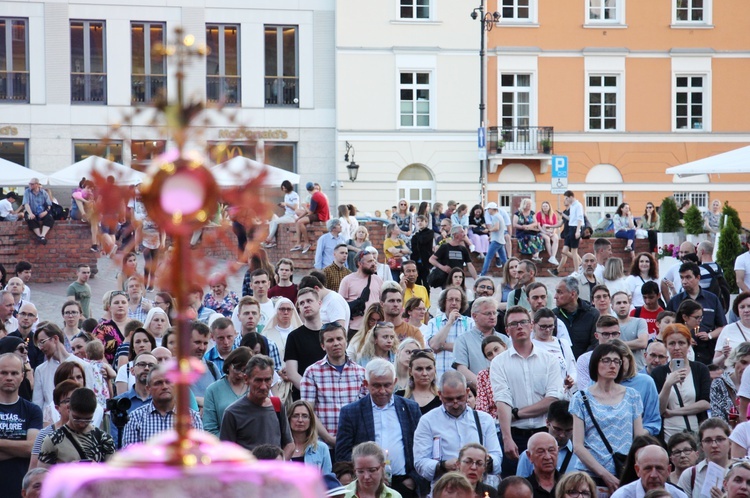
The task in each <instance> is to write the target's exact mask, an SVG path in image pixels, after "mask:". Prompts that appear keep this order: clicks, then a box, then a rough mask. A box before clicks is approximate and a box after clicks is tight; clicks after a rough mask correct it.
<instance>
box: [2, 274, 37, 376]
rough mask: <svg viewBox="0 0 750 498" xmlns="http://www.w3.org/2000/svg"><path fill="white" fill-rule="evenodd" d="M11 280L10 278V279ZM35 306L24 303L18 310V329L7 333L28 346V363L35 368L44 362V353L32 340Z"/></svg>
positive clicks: (35, 317) (35, 315) (35, 318)
mask: <svg viewBox="0 0 750 498" xmlns="http://www.w3.org/2000/svg"><path fill="white" fill-rule="evenodd" d="M11 280H12V279H11ZM37 316H38V314H37V310H36V306H34V305H33V304H31V303H24V304H22V305H21V309H20V310H18V329H16V330H15V331H14V332H11V333H10V334H8V336H9V337H20V338H21V339H22V340H23V341H24V342H25V343H26V346H27V347H28V348H29V365H31V368H36V367H38V366H39V365H41V364H42V362H44V353H42V352H41V351H39V348H38V347H36V344H35V342H36V341H35V340H34V332H33V331H32V329H33V328H34V324H35V323H36V321H37Z"/></svg>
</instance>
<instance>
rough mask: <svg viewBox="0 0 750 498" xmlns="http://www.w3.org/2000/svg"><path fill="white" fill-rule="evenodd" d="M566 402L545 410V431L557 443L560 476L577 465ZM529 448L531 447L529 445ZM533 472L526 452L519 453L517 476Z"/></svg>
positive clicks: (559, 402)
mask: <svg viewBox="0 0 750 498" xmlns="http://www.w3.org/2000/svg"><path fill="white" fill-rule="evenodd" d="M569 406H570V402H569V401H568V400H564V399H561V400H558V401H555V402H553V403H552V404H551V405H549V408H548V409H547V431H548V432H549V433H550V435H551V436H552V437H553V438H555V441H556V442H557V463H556V468H557V471H558V472H559V473H560V475H563V474H565V473H566V472H569V471H573V470H574V469H575V468H576V464H577V463H578V457H577V456H576V455H575V453H573V441H572V440H571V439H570V437H571V436H572V435H573V415H571V414H570V410H569ZM529 446H531V445H529ZM533 471H534V464H533V463H532V462H531V460H529V453H528V451H524V452H522V453H521V457H520V458H519V459H518V469H516V472H517V473H518V475H521V476H527V475H530V474H531V473H532V472H533Z"/></svg>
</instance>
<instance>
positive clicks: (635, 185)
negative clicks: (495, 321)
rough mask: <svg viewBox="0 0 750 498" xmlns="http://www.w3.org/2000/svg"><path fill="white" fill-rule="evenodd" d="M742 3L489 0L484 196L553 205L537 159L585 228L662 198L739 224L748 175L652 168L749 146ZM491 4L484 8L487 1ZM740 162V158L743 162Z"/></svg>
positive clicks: (747, 205) (507, 202)
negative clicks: (554, 172)
mask: <svg viewBox="0 0 750 498" xmlns="http://www.w3.org/2000/svg"><path fill="white" fill-rule="evenodd" d="M744 2H745V0H660V1H653V2H644V1H634V0H628V1H626V0H564V1H560V0H496V1H495V0H493V1H492V2H490V4H489V5H488V10H495V9H496V10H497V11H498V12H500V14H501V16H502V19H501V21H500V22H499V23H497V24H496V25H495V26H494V29H493V30H492V31H490V32H489V33H488V45H487V54H488V61H487V74H488V77H487V89H488V90H487V116H488V125H489V126H490V127H491V128H490V132H489V140H488V149H489V150H488V171H489V174H488V200H490V201H496V202H497V201H499V203H500V205H501V206H503V207H504V208H506V209H508V210H513V209H514V208H515V206H516V205H517V203H518V202H519V201H520V198H521V197H531V198H532V200H533V201H534V202H535V205H536V209H538V208H539V206H540V205H541V203H542V202H543V201H549V202H550V203H551V204H552V207H553V208H557V207H558V206H562V199H561V198H562V196H561V195H556V194H553V193H552V192H551V188H550V185H551V167H550V156H551V155H552V154H554V155H563V156H567V158H568V188H570V190H573V191H574V192H576V196H577V197H578V198H579V199H580V200H581V202H583V203H584V206H586V210H587V213H588V215H589V218H590V219H591V221H592V223H596V221H597V220H598V219H599V218H600V217H602V216H604V215H606V214H608V213H614V211H615V209H616V208H617V205H618V204H619V203H620V202H627V203H629V204H630V205H631V208H632V210H633V212H634V213H635V214H636V215H640V214H641V213H643V209H644V206H645V203H646V202H647V201H651V202H654V203H655V204H657V205H658V204H660V203H661V200H662V199H663V198H664V197H666V196H669V195H674V196H675V198H676V199H677V200H678V202H679V201H681V200H682V199H685V198H690V199H691V200H692V201H693V202H694V203H695V204H697V205H698V206H699V207H700V208H701V209H703V210H705V209H707V208H708V207H709V206H710V203H711V201H712V200H713V199H719V200H721V201H722V202H724V201H729V203H730V204H731V205H732V206H734V207H735V208H737V209H738V211H739V212H740V216H741V217H742V218H743V219H744V220H750V196H749V195H748V192H750V174H733V175H710V176H709V175H698V176H693V177H684V178H678V177H675V176H673V175H668V174H666V173H665V170H666V169H667V168H669V167H672V166H677V165H680V164H683V163H686V162H689V161H694V160H697V159H702V158H705V157H708V156H712V155H714V154H718V153H721V152H726V151H729V150H732V149H736V148H739V147H743V146H745V145H748V144H750V34H749V33H750V31H748V26H750V10H748V9H747V8H746V4H745V3H744ZM493 4H494V5H493ZM748 166H749V167H750V165H748Z"/></svg>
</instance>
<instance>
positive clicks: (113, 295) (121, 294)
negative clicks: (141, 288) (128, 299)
mask: <svg viewBox="0 0 750 498" xmlns="http://www.w3.org/2000/svg"><path fill="white" fill-rule="evenodd" d="M127 295H128V293H127V292H125V291H112V294H110V295H109V296H110V297H115V296H127Z"/></svg>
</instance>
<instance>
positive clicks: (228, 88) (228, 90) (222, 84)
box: [206, 76, 241, 105]
mask: <svg viewBox="0 0 750 498" xmlns="http://www.w3.org/2000/svg"><path fill="white" fill-rule="evenodd" d="M240 81H241V80H240V76H206V100H208V101H209V102H222V103H224V104H229V105H236V104H239V103H240Z"/></svg>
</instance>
